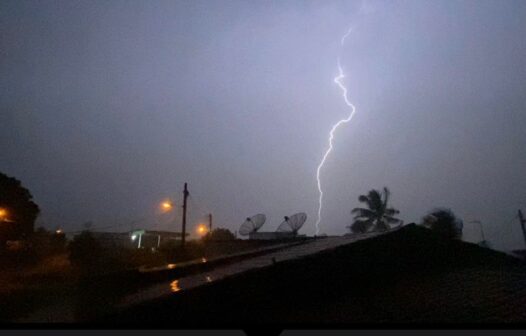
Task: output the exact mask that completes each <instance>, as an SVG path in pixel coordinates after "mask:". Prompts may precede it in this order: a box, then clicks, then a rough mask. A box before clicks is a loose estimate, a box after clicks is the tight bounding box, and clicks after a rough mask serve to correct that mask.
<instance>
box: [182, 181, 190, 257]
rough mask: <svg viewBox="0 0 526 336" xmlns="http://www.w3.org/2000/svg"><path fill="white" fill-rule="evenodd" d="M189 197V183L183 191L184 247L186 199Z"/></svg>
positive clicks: (183, 238)
mask: <svg viewBox="0 0 526 336" xmlns="http://www.w3.org/2000/svg"><path fill="white" fill-rule="evenodd" d="M187 198H188V187H187V183H186V182H185V184H184V191H183V232H182V234H183V236H182V238H181V246H182V247H184V242H185V240H186V199H187Z"/></svg>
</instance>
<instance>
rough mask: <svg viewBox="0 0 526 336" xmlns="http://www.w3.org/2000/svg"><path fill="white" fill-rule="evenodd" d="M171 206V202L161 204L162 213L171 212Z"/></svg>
mask: <svg viewBox="0 0 526 336" xmlns="http://www.w3.org/2000/svg"><path fill="white" fill-rule="evenodd" d="M173 207H174V206H173V204H172V202H171V201H164V202H162V203H161V209H162V210H163V211H164V212H168V211H171V210H172V209H173Z"/></svg>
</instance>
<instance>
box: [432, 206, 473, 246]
mask: <svg viewBox="0 0 526 336" xmlns="http://www.w3.org/2000/svg"><path fill="white" fill-rule="evenodd" d="M422 224H423V225H424V226H426V227H428V228H430V229H431V230H432V231H434V232H436V233H438V234H439V235H441V236H443V237H445V238H448V239H460V238H461V237H462V228H463V226H464V224H463V222H462V220H461V219H459V218H457V217H456V216H455V214H454V213H453V211H451V210H450V209H446V208H437V209H434V210H432V211H430V212H429V213H428V214H427V215H426V216H424V218H423V219H422Z"/></svg>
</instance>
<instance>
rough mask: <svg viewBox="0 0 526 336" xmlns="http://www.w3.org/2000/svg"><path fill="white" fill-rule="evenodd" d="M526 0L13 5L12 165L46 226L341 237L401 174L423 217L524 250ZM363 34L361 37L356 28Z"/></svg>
mask: <svg viewBox="0 0 526 336" xmlns="http://www.w3.org/2000/svg"><path fill="white" fill-rule="evenodd" d="M525 18H526V2H525V1H521V0H519V1H502V0H499V1H482V0H477V1H420V0H418V1H385V2H382V1H371V2H363V1H275V2H271V1H259V2H257V1H129V0H126V1H71V0H68V1H20V0H16V1H6V0H4V1H2V2H0V127H1V130H2V131H1V132H0V154H1V160H0V171H2V172H4V173H6V174H8V175H11V176H15V177H17V178H18V179H20V180H21V181H22V183H23V184H24V185H25V186H26V187H27V188H29V189H30V191H31V192H32V194H33V196H34V198H35V201H36V202H37V203H38V204H39V205H40V207H41V209H42V213H41V216H40V218H39V223H38V224H37V226H38V225H44V226H46V227H48V228H51V229H52V228H55V227H58V226H60V227H63V228H64V229H65V230H66V231H76V230H81V229H82V227H83V225H82V224H83V223H85V222H87V221H91V222H93V229H96V228H102V227H111V228H110V229H107V230H128V229H130V228H132V227H146V228H156V229H171V230H180V220H179V217H180V211H178V213H175V214H173V213H172V214H168V215H167V214H160V213H159V211H158V205H159V203H160V202H161V201H162V200H163V199H165V198H167V197H168V198H172V199H173V200H174V202H176V204H177V205H178V206H179V205H181V201H182V187H183V184H184V182H188V183H189V190H190V194H191V199H190V201H189V211H190V221H189V222H190V227H191V228H193V227H194V225H195V224H196V223H198V222H199V221H201V220H203V219H204V216H205V215H206V214H207V213H208V212H212V213H213V214H214V218H215V220H214V223H215V225H216V226H220V227H226V228H229V229H231V230H232V231H234V230H237V229H238V227H239V225H240V224H241V223H242V222H243V220H244V218H245V217H247V216H249V215H252V214H255V213H260V212H262V213H265V214H266V215H267V223H266V224H265V226H263V229H262V230H267V231H271V230H272V231H273V230H275V228H277V226H278V225H279V223H280V222H281V221H282V219H283V216H285V215H290V214H292V213H295V212H299V211H304V212H306V213H307V215H308V219H307V223H306V224H305V227H304V229H302V232H303V233H306V234H313V233H314V231H315V228H314V222H315V220H316V212H317V201H318V191H317V187H316V178H315V176H316V167H317V165H318V163H319V161H320V159H321V157H322V155H323V152H324V151H325V150H326V148H327V137H328V132H329V130H330V128H331V127H332V125H333V124H334V123H335V122H337V121H338V120H339V119H342V118H345V117H346V116H347V114H348V109H346V106H345V104H344V102H343V99H342V96H341V91H340V90H339V88H338V87H337V85H336V84H334V82H333V79H334V77H335V76H336V75H337V72H338V68H337V63H336V61H337V58H338V56H340V58H341V63H342V66H343V69H344V71H345V74H346V78H345V84H346V86H347V88H348V90H349V99H350V100H351V101H352V102H353V103H354V104H355V105H356V108H357V111H356V114H355V116H354V119H353V120H352V121H351V122H350V123H348V124H346V125H344V126H342V127H341V128H339V129H338V131H337V133H336V138H335V141H334V150H333V152H332V153H331V155H330V157H329V159H328V160H327V163H326V166H325V167H324V169H323V170H322V185H323V188H324V191H325V196H324V204H325V205H324V208H323V213H322V223H321V232H322V233H327V234H342V233H344V232H346V231H347V229H346V226H347V225H349V224H350V223H351V221H352V218H351V215H350V213H349V212H350V210H351V209H352V208H354V207H356V206H359V202H358V200H357V198H358V195H360V194H363V193H366V192H367V191H368V190H370V189H372V188H377V189H379V188H382V187H383V186H388V187H389V188H390V190H391V192H392V205H393V206H394V207H396V208H398V209H400V211H401V214H400V217H401V218H402V219H404V220H405V222H406V223H408V222H413V221H420V218H421V217H422V216H423V215H424V214H425V213H426V212H427V211H428V210H430V209H432V208H434V207H438V206H444V207H449V208H451V209H452V210H453V211H454V212H455V213H456V214H457V215H459V216H460V217H461V218H462V219H464V222H465V224H464V232H465V238H466V239H467V240H469V241H478V240H480V233H479V228H478V226H476V225H475V224H470V223H468V222H469V221H470V220H474V219H476V220H480V221H482V223H483V224H484V226H485V230H486V231H485V234H486V238H487V239H488V240H489V241H490V242H491V243H492V244H493V245H494V247H496V248H501V249H512V248H520V247H522V246H523V242H522V234H521V231H520V226H519V223H518V220H517V219H514V216H515V215H516V212H517V209H519V208H520V207H522V208H523V210H526V179H525V172H526V150H525V148H526V132H525V129H526V20H525ZM351 26H352V27H353V32H352V34H351V35H350V36H349V37H348V38H347V39H346V44H345V46H344V47H343V48H341V47H340V39H341V37H342V35H344V34H345V33H346V32H347V31H348V29H349V27H351Z"/></svg>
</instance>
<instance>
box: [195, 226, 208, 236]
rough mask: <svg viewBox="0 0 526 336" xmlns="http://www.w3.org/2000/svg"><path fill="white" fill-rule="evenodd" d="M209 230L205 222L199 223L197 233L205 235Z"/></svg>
mask: <svg viewBox="0 0 526 336" xmlns="http://www.w3.org/2000/svg"><path fill="white" fill-rule="evenodd" d="M207 232H208V228H207V227H206V225H204V224H199V226H198V227H197V233H198V234H200V235H201V236H203V235H205V234H206V233H207Z"/></svg>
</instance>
